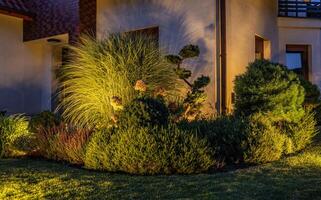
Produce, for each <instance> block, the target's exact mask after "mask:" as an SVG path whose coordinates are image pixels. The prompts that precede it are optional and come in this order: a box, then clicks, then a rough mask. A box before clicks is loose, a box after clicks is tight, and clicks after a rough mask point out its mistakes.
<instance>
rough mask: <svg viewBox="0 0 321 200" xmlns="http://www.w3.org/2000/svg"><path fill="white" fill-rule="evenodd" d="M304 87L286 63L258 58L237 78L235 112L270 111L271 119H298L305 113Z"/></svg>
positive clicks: (247, 113) (249, 113)
mask: <svg viewBox="0 0 321 200" xmlns="http://www.w3.org/2000/svg"><path fill="white" fill-rule="evenodd" d="M303 102H304V88H303V87H302V86H301V83H300V80H299V78H298V76H297V75H296V74H295V73H294V72H291V71H289V70H288V69H287V68H286V67H285V66H282V65H279V64H274V63H271V62H269V61H266V60H257V61H255V62H254V63H251V64H250V65H249V66H248V67H247V71H246V72H245V73H244V74H243V75H240V76H238V77H236V80H235V112H236V114H238V115H245V116H250V115H251V114H253V113H258V112H263V113H269V116H270V120H273V121H279V120H285V121H289V122H293V121H299V120H300V119H301V118H302V116H303V115H304V109H303V106H302V104H303Z"/></svg>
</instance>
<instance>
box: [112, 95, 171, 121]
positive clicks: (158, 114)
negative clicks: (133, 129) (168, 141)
mask: <svg viewBox="0 0 321 200" xmlns="http://www.w3.org/2000/svg"><path fill="white" fill-rule="evenodd" d="M118 121H119V125H120V126H122V127H128V126H137V127H147V126H155V125H159V126H166V125H167V124H168V121H169V111H168V108H167V106H166V104H165V102H164V100H162V99H161V98H152V97H146V96H145V97H140V98H137V99H134V100H133V101H131V102H130V103H128V104H127V105H126V106H125V107H124V109H123V110H122V111H121V112H120V114H119V119H118Z"/></svg>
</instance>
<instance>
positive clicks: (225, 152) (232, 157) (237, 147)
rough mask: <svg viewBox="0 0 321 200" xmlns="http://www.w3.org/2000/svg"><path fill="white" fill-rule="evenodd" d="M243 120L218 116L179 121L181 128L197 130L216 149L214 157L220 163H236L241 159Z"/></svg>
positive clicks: (244, 124)
mask: <svg viewBox="0 0 321 200" xmlns="http://www.w3.org/2000/svg"><path fill="white" fill-rule="evenodd" d="M245 126H246V123H245V120H244V119H242V118H239V117H234V116H219V117H217V118H213V119H203V120H197V121H193V122H187V121H184V122H181V123H180V127H181V128H182V129H183V130H195V131H198V132H199V133H200V134H201V136H202V137H205V138H207V139H208V141H209V142H210V144H211V146H212V147H213V148H215V149H216V151H215V152H216V159H217V160H220V161H221V162H222V163H223V162H225V163H228V164H229V163H238V162H241V161H242V159H243V151H242V146H241V143H242V141H243V140H244V134H243V132H244V131H245Z"/></svg>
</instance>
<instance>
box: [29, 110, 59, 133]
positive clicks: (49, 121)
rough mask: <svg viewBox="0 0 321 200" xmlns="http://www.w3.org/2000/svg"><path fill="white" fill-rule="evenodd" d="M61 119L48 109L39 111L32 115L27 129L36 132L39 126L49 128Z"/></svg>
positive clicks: (57, 123)
mask: <svg viewBox="0 0 321 200" xmlns="http://www.w3.org/2000/svg"><path fill="white" fill-rule="evenodd" d="M60 122H61V119H60V118H59V117H58V116H57V115H55V114H54V113H52V112H50V111H44V112H41V113H39V114H37V115H35V116H33V117H32V118H31V120H30V123H29V129H30V131H31V132H34V133H35V132H37V131H38V129H39V128H43V127H45V128H51V127H54V126H57V125H59V124H60Z"/></svg>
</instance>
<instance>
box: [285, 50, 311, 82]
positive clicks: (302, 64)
mask: <svg viewBox="0 0 321 200" xmlns="http://www.w3.org/2000/svg"><path fill="white" fill-rule="evenodd" d="M309 49H310V48H309V45H287V46H286V65H287V67H288V68H289V69H290V70H292V71H294V72H295V73H297V74H299V75H302V76H303V77H304V78H305V79H307V80H309V55H310V54H309Z"/></svg>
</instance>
